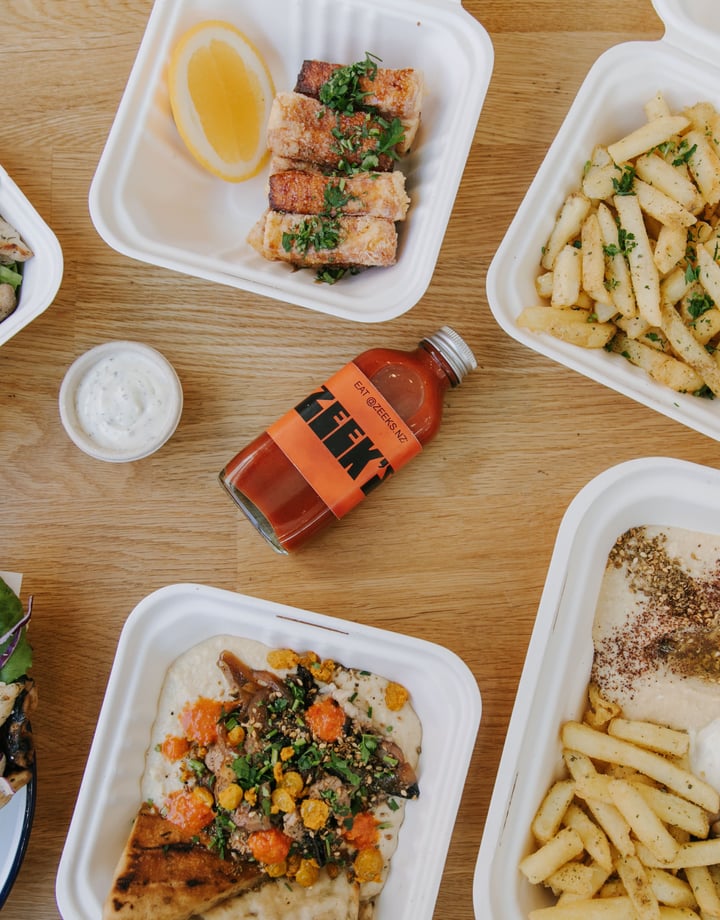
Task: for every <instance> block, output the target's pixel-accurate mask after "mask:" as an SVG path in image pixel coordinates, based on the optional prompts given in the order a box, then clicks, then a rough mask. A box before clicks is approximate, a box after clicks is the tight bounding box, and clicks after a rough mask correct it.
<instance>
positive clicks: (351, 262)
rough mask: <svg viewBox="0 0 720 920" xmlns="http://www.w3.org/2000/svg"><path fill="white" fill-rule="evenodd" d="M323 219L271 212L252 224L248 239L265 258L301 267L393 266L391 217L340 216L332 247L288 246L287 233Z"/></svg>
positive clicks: (394, 248) (394, 234) (293, 233)
mask: <svg viewBox="0 0 720 920" xmlns="http://www.w3.org/2000/svg"><path fill="white" fill-rule="evenodd" d="M313 220H316V221H319V220H322V218H318V217H313V216H303V215H300V214H285V213H282V212H280V211H268V212H266V214H264V215H263V217H262V218H261V219H260V220H259V221H258V223H257V224H256V225H255V226H254V227H253V229H252V230H251V231H250V234H249V236H248V242H249V243H250V245H251V246H253V248H254V249H256V250H257V251H258V252H259V253H260V254H261V255H262V256H264V257H265V258H266V259H272V260H275V261H280V262H290V263H291V264H292V265H295V266H297V267H298V268H320V267H327V266H333V267H337V268H347V267H352V266H363V267H365V266H368V267H369V266H371V265H375V266H388V265H394V264H395V259H396V255H397V232H396V230H395V224H394V222H393V221H391V220H385V219H383V218H381V217H367V216H360V217H339V218H337V223H338V225H339V239H338V243H337V246H335V247H334V248H332V249H322V248H318V249H316V248H315V247H314V246H312V245H310V246H308V247H307V249H304V248H301V247H298V245H297V244H296V243H293V245H291V246H290V247H289V249H286V248H285V246H284V245H283V241H284V239H287V237H286V234H287V235H289V236H290V237H293V236H297V234H298V233H299V232H301V231H302V228H303V226H304V225H305V222H307V221H313Z"/></svg>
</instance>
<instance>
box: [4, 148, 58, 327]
mask: <svg viewBox="0 0 720 920" xmlns="http://www.w3.org/2000/svg"><path fill="white" fill-rule="evenodd" d="M0 216H2V217H4V218H5V220H6V221H7V222H8V223H9V224H11V225H12V226H13V227H14V228H15V229H16V230H17V232H18V233H19V234H20V236H21V238H22V240H23V242H24V243H26V245H27V246H29V247H30V249H32V251H33V256H32V257H31V258H30V259H28V260H27V261H26V262H23V263H22V269H21V271H22V276H23V280H22V283H21V284H20V287H19V288H18V292H17V294H18V305H17V307H16V308H15V310H14V311H13V312H12V313H11V314H10V315H9V316H8V317H7V319H4V320H3V321H2V322H0V345H2V344H3V343H4V342H7V341H8V339H10V338H12V337H13V336H14V335H15V334H16V333H18V332H20V330H21V329H23V328H24V327H25V326H27V325H28V323H31V322H32V321H33V320H34V319H35V318H36V317H37V316H39V315H40V314H41V313H43V312H44V311H45V310H46V309H47V308H48V307H49V306H50V304H51V303H52V302H53V300H54V299H55V295H56V294H57V291H58V288H59V287H60V282H61V281H62V276H63V254H62V249H61V248H60V243H59V242H58V239H57V237H56V236H55V234H54V233H53V231H52V230H51V229H50V227H49V226H48V225H47V224H46V223H45V221H44V220H43V219H42V217H40V215H39V214H38V212H37V211H36V210H35V208H34V207H33V206H32V204H30V202H29V201H28V199H27V197H26V196H25V195H24V194H23V192H22V191H21V190H20V188H19V187H18V186H17V185H16V184H15V182H14V181H13V180H12V179H11V178H10V176H9V175H8V174H7V172H6V171H5V170H4V169H3V167H2V166H0Z"/></svg>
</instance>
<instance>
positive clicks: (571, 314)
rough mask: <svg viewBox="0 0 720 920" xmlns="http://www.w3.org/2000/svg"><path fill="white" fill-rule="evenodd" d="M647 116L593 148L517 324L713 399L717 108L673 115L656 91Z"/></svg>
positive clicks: (719, 283) (718, 342)
mask: <svg viewBox="0 0 720 920" xmlns="http://www.w3.org/2000/svg"><path fill="white" fill-rule="evenodd" d="M644 114H645V117H646V121H645V123H644V124H641V125H640V126H639V127H638V128H637V129H636V130H634V131H632V132H630V133H629V134H627V135H626V136H624V137H622V138H620V139H619V140H617V141H615V142H614V143H611V144H609V145H608V146H598V147H596V148H595V149H594V150H593V151H592V153H591V157H590V159H589V160H588V162H587V163H586V164H585V170H584V173H583V175H582V177H581V178H580V181H579V183H578V186H577V188H575V189H574V190H573V191H571V192H570V194H569V195H568V196H567V198H566V199H565V201H564V203H563V205H562V207H561V208H560V211H559V213H558V215H557V218H556V220H555V222H554V225H553V228H552V231H551V233H550V235H549V237H548V240H547V244H546V245H545V246H544V247H543V250H542V253H541V257H540V265H539V273H538V276H537V281H536V293H537V296H538V300H539V303H538V304H533V305H530V304H529V305H528V306H526V308H525V309H524V310H523V311H522V312H521V314H520V316H519V317H518V320H517V322H518V325H519V326H520V327H521V328H524V329H528V330H530V331H532V332H536V333H540V334H543V333H544V334H547V335H551V336H553V337H555V338H557V339H561V340H562V341H565V342H568V343H569V344H571V345H575V346H580V347H582V348H595V349H599V348H603V349H605V350H606V351H609V352H611V353H613V354H617V355H620V356H622V357H623V358H625V359H626V360H627V361H629V362H630V363H631V364H634V365H636V366H637V367H638V368H639V369H640V370H642V371H644V372H645V373H647V374H648V375H649V376H650V377H652V379H654V380H655V381H657V382H658V383H660V384H662V385H663V386H666V387H668V388H670V389H672V390H675V391H676V392H679V393H689V394H692V395H695V396H704V397H712V396H720V372H719V368H720V112H719V111H718V110H716V109H715V108H714V106H713V105H712V104H710V103H708V102H698V103H696V104H695V105H693V106H691V107H688V108H687V109H685V110H684V111H682V112H677V113H673V112H671V110H670V107H669V105H668V104H667V102H666V100H665V99H664V98H663V96H662V94H661V93H657V94H656V96H655V97H653V99H650V100H649V101H648V102H647V103H646V104H645V106H644ZM649 343H656V344H658V343H659V344H658V347H655V348H654V350H653V348H649V347H648V345H649ZM716 352H717V354H716Z"/></svg>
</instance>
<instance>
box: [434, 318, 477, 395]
mask: <svg viewBox="0 0 720 920" xmlns="http://www.w3.org/2000/svg"><path fill="white" fill-rule="evenodd" d="M425 341H426V342H429V343H430V344H431V345H434V346H435V348H437V350H438V351H439V352H440V354H441V355H442V356H443V358H445V360H446V361H447V363H448V364H449V365H450V367H451V368H452V371H453V373H454V374H455V376H456V377H457V379H458V383H460V381H461V380H462V379H463V377H464V376H465V375H466V374H469V373H470V371H474V370H475V368H476V367H477V361H476V360H475V355H474V354H473V353H472V350H471V348H470V346H469V345H468V344H467V342H466V341H465V340H464V339H463V338H462V337H461V336H460V335H458V333H457V332H455V330H454V329H451V328H450V326H442V327H441V328H440V329H438V331H437V332H435V333H434V334H433V335H428V336H425Z"/></svg>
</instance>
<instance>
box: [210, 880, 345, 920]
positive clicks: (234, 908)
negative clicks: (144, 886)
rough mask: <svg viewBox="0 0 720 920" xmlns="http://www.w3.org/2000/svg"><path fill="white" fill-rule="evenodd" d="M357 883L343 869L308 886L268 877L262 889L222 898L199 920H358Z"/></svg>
mask: <svg viewBox="0 0 720 920" xmlns="http://www.w3.org/2000/svg"><path fill="white" fill-rule="evenodd" d="M359 911H360V886H359V885H357V884H356V883H355V882H351V881H350V879H349V878H348V877H347V875H346V874H345V873H344V872H342V873H340V875H338V876H337V877H336V878H330V876H329V875H328V874H327V872H321V873H320V877H319V878H318V880H317V881H316V882H315V884H314V885H313V886H312V887H311V888H303V887H301V886H300V885H298V884H297V883H295V882H289V881H288V880H287V879H271V880H270V881H268V882H267V883H266V884H265V885H264V886H263V887H262V888H260V889H258V890H255V891H248V892H246V893H245V894H241V895H239V896H238V897H234V898H231V899H229V900H227V901H223V903H222V904H219V905H218V906H217V907H213V908H212V909H211V910H208V911H206V912H205V913H204V914H202V920H358V917H359V916H360V914H359Z"/></svg>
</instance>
